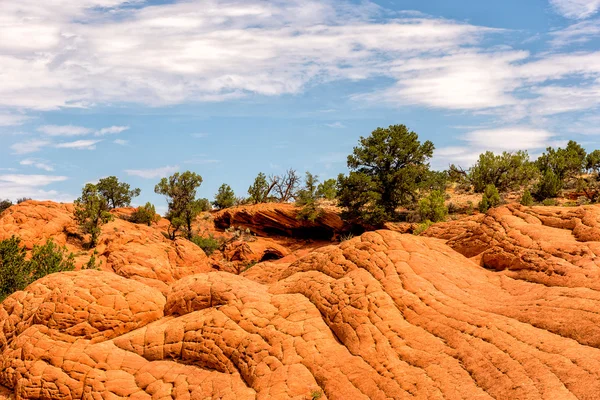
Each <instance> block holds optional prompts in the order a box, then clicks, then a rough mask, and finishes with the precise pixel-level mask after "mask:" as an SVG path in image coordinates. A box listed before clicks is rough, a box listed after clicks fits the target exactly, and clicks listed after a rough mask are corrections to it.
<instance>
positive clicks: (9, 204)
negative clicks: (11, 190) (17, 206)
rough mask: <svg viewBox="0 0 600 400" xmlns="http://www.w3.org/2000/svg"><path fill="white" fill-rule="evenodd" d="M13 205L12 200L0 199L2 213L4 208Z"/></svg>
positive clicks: (0, 211) (0, 212)
mask: <svg viewBox="0 0 600 400" xmlns="http://www.w3.org/2000/svg"><path fill="white" fill-rule="evenodd" d="M12 205H13V203H12V201H10V200H0V214H2V213H3V212H4V210H7V209H8V208H9V207H11V206H12Z"/></svg>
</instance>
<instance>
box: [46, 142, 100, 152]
mask: <svg viewBox="0 0 600 400" xmlns="http://www.w3.org/2000/svg"><path fill="white" fill-rule="evenodd" d="M101 141H102V140H76V141H74V142H64V143H58V144H56V145H54V147H56V148H57V149H76V150H94V149H95V148H96V144H98V143H100V142H101Z"/></svg>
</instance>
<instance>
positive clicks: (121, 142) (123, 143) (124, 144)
mask: <svg viewBox="0 0 600 400" xmlns="http://www.w3.org/2000/svg"><path fill="white" fill-rule="evenodd" d="M113 143H114V144H118V145H119V146H127V145H128V144H129V140H123V139H115V140H113Z"/></svg>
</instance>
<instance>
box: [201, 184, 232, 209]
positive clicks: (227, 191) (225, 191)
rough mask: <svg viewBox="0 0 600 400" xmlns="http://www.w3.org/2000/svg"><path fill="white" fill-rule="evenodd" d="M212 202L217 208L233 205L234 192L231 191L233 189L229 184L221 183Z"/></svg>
mask: <svg viewBox="0 0 600 400" xmlns="http://www.w3.org/2000/svg"><path fill="white" fill-rule="evenodd" d="M212 204H213V205H214V206H215V207H217V208H218V209H219V210H222V209H224V208H229V207H233V206H234V205H235V193H234V192H233V189H231V186H229V185H228V184H226V183H224V184H222V185H221V187H220V188H219V191H218V192H217V194H216V195H215V201H213V203H212ZM203 211H208V210H203Z"/></svg>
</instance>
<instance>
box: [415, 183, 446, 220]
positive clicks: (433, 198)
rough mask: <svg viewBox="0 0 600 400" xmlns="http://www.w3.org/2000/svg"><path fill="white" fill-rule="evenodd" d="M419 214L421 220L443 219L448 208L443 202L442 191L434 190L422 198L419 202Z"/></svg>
mask: <svg viewBox="0 0 600 400" xmlns="http://www.w3.org/2000/svg"><path fill="white" fill-rule="evenodd" d="M419 215H420V216H421V220H423V221H426V220H430V221H432V222H440V221H444V220H445V219H446V216H447V215H448V208H447V207H446V205H445V202H444V192H442V191H440V190H434V191H432V192H431V193H430V194H429V196H427V197H425V198H424V199H422V200H421V201H420V202H419Z"/></svg>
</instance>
